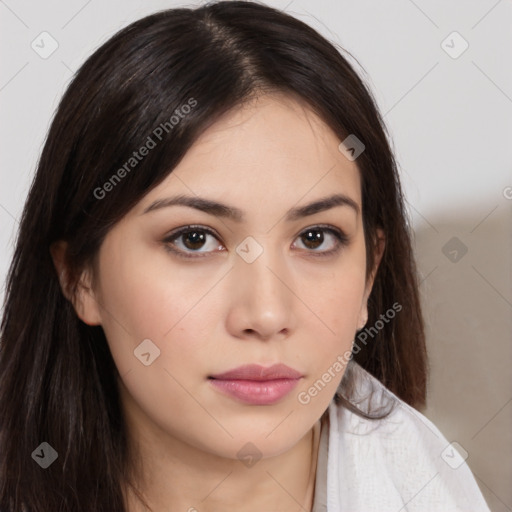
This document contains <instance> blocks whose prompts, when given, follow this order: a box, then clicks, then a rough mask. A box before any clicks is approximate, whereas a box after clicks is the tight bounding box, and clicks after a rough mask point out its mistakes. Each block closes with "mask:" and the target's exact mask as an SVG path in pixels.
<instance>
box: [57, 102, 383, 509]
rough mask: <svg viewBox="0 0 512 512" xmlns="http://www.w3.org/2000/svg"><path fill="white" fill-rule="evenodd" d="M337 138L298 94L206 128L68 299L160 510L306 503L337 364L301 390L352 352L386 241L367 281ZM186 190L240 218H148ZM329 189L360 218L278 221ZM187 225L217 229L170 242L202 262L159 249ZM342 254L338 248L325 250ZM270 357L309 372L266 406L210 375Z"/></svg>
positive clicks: (169, 214) (255, 105)
mask: <svg viewBox="0 0 512 512" xmlns="http://www.w3.org/2000/svg"><path fill="white" fill-rule="evenodd" d="M339 143H340V140H339V138H338V137H337V136H336V135H335V134H334V133H333V132H332V131H331V130H330V129H329V128H328V127H327V125H325V124H324V123H323V122H322V121H321V120H320V119H319V118H318V117H317V116H316V115H315V114H313V112H311V111H309V110H308V109H307V108H306V107H305V106H304V105H302V104H301V103H299V102H298V101H297V100H295V99H293V98H291V97H285V96H280V95H266V96H262V97H258V98H256V99H254V100H253V101H252V102H250V103H248V104H246V105H245V106H244V107H242V108H238V109H236V110H234V111H231V112H230V113H228V114H227V115H225V116H224V117H223V118H221V119H220V120H218V121H217V122H216V123H215V124H214V125H212V126H211V127H210V128H209V129H208V130H207V131H205V132H204V133H203V134H202V136H201V137H200V138H199V139H198V140H197V141H196V143H195V144H194V145H193V146H192V148H191V149H190V150H189V151H188V153H187V154H186V156H185V157H184V159H183V160H182V161H181V162H180V164H179V165H178V166H177V167H176V168H175V169H174V171H173V172H172V173H171V174H169V176H168V177H167V178H166V179H165V180H164V181H163V182H162V183H161V184H160V185H158V186H157V187H156V188H154V189H153V190H151V191H150V192H149V193H148V194H147V196H145V197H144V198H143V199H142V200H141V201H140V202H139V203H138V204H137V205H136V206H135V207H134V208H133V209H132V210H131V211H130V212H129V213H128V214H127V215H126V216H125V217H124V218H123V219H122V220H121V221H120V222H118V223H117V224H116V225H115V226H114V227H113V228H112V229H111V231H110V232H109V233H108V235H107V236H106V238H105V240H104V243H103V244H102V246H101V248H100V252H99V259H98V268H97V273H96V274H95V275H94V276H93V275H92V270H91V269H90V268H87V269H84V272H83V274H82V279H81V286H82V288H81V292H80V293H79V295H78V296H77V297H74V298H73V304H74V306H75V309H76V312H77V314H78V316H79V317H80V318H81V319H82V320H83V321H84V322H85V323H87V324H89V325H101V326H102V327H103V329H104V332H105V335H106V337H107V340H108V343H109V346H110V349H111V352H112V355H113V358H114V360H115V363H116V366H117V368H118V370H119V374H120V376H121V377H120V379H119V386H120V393H121V399H122V404H123V408H124V411H125V416H126V422H127V427H128V432H129V438H130V442H131V446H132V450H133V451H134V453H136V454H138V455H139V456H140V460H141V468H140V469H141V470H140V477H139V479H138V481H137V484H138V487H139V489H140V490H141V492H143V495H144V497H145V498H146V499H147V501H148V503H149V504H150V505H151V507H152V509H153V510H154V511H155V512H160V511H162V512H163V511H164V510H165V511H168V510H183V511H187V510H190V511H191V512H193V510H194V509H195V510H197V511H198V512H215V511H225V510H233V509H234V507H235V506H236V509H237V510H238V511H241V512H249V511H251V512H255V511H261V510H268V511H270V510H272V511H292V510H293V511H296V510H299V509H301V508H300V507H301V506H302V507H303V509H305V510H310V509H311V506H312V502H313V489H314V479H315V470H316V459H317V450H318V445H317V444H315V443H313V428H314V427H315V425H319V418H320V417H321V416H322V413H323V412H324V411H325V410H326V409H327V407H328V406H329V403H330V401H331V400H332V398H333V396H334V393H335V391H336V389H337V387H338V385H339V383H340V381H341V378H342V376H343V371H344V368H343V369H342V370H341V371H338V372H336V373H335V378H333V379H331V380H330V382H329V383H327V384H326V385H325V388H324V389H323V390H322V391H320V392H319V393H318V394H317V395H316V396H314V397H312V398H311V400H310V401H309V403H308V404H303V403H301V402H300V401H299V400H298V395H299V393H300V392H303V391H307V390H308V389H309V388H310V387H311V386H312V385H313V384H314V383H315V381H317V380H318V379H320V378H321V377H322V374H324V373H325V372H326V371H327V369H328V368H332V366H333V363H334V362H335V361H336V359H337V357H338V356H339V355H341V354H343V353H344V352H345V351H347V350H350V349H351V347H352V343H353V340H354V336H355V333H356V330H357V329H358V328H361V327H362V326H364V324H365V322H366V319H367V315H368V312H367V306H366V304H367V299H368V296H369V294H370V291H371V287H372V285H373V277H374V275H375V271H376V269H377V266H378V264H379V262H380V257H381V255H382V250H383V247H384V238H383V236H382V233H380V237H381V238H380V244H379V245H378V247H377V258H376V264H375V267H374V273H373V274H372V276H371V278H370V279H368V281H366V279H365V261H366V249H365V241H364V232H363V224H362V214H361V213H360V209H361V183H360V177H359V171H358V168H357V166H356V163H355V162H351V161H349V160H348V159H346V158H345V157H344V156H343V154H342V153H341V152H340V151H339V150H338V145H339ZM181 193H182V194H186V195H191V196H200V197H205V198H208V199H213V200H217V201H220V202H222V203H225V204H228V205H231V206H234V207H237V208H239V209H241V210H243V212H244V214H245V217H246V218H245V220H244V221H243V222H236V221H233V220H230V219H227V218H221V217H219V216H215V215H211V214H208V213H205V212H201V211H199V210H196V209H193V208H190V207H186V206H172V207H166V208H161V209H158V210H154V211H151V212H148V213H146V214H143V211H144V209H145V208H146V207H148V206H149V205H150V204H152V203H153V201H155V200H159V199H163V198H167V197H170V196H172V195H175V194H181ZM334 193H340V194H345V195H346V196H349V197H350V198H351V199H353V201H355V203H357V205H358V206H359V213H358V212H356V211H355V210H353V209H352V208H350V207H348V206H336V207H334V208H331V209H329V210H326V211H323V212H319V213H316V214H314V215H311V216H308V217H303V218H301V219H298V220H294V221H291V222H289V221H286V220H285V219H284V217H285V214H286V212H287V211H288V210H289V209H290V208H293V207H297V206H302V205H305V204H308V203H310V202H313V201H315V200H318V199H320V198H324V197H325V196H330V195H332V194H334ZM103 200H105V201H107V200H108V197H107V198H105V199H103ZM188 224H196V225H200V226H201V227H207V228H210V229H212V230H213V231H214V232H215V233H216V234H218V236H212V235H209V234H205V236H206V239H205V240H204V242H203V243H202V245H201V243H197V242H196V243H195V245H194V242H191V241H190V240H191V239H190V236H189V238H187V237H186V236H181V237H179V238H177V239H175V240H174V244H175V245H174V247H175V248H176V250H180V249H181V250H182V251H184V252H185V253H187V254H192V256H194V255H197V254H200V257H196V258H190V259H187V258H182V257H179V256H177V255H175V254H174V253H171V252H168V251H167V250H166V246H169V245H170V246H172V242H164V241H163V239H164V238H166V236H168V235H169V234H170V233H171V231H173V230H176V228H180V227H182V226H187V225H188ZM318 224H328V225H330V226H332V227H334V228H337V229H340V230H342V231H343V232H344V233H345V234H346V235H347V237H348V240H349V241H348V243H347V245H345V246H343V245H339V244H338V242H337V239H336V238H335V237H334V236H333V235H332V234H330V233H329V232H328V231H320V232H319V233H320V234H323V241H322V240H320V241H319V242H315V241H314V240H313V241H311V240H308V238H307V237H306V235H305V234H304V231H306V228H312V227H314V226H316V225H318ZM318 229H319V228H318ZM203 233H204V232H203ZM315 233H318V232H317V231H315ZM248 236H250V237H253V238H254V239H255V240H256V241H257V243H258V244H259V245H260V246H261V248H262V249H263V252H262V253H261V254H260V255H259V256H258V257H257V258H256V259H255V260H254V261H253V262H252V263H248V262H247V261H245V260H244V259H243V258H242V257H241V256H240V255H239V254H238V253H237V252H236V249H237V247H239V246H240V244H241V243H242V242H243V241H244V240H245V239H246V237H248ZM337 246H338V247H339V251H338V252H336V253H334V254H331V255H328V256H325V257H322V256H321V255H320V256H319V254H321V253H322V252H327V251H328V250H330V249H333V248H336V247H337ZM241 247H244V246H243V244H242V245H241ZM246 248H247V246H246ZM254 250H255V249H254V247H253V246H251V247H250V248H249V252H251V251H254ZM64 251H65V244H64V243H59V244H56V245H55V247H53V248H52V255H53V257H54V262H55V265H56V267H57V269H58V270H59V271H62V270H63V264H62V261H63V252H64ZM194 251H195V252H194ZM251 254H254V252H252V253H251ZM201 256H202V257H201ZM93 278H94V279H93ZM62 284H63V289H65V286H64V283H62ZM144 339H150V340H152V342H153V343H154V345H156V346H157V347H158V348H159V350H160V356H159V357H157V358H156V359H154V362H152V363H151V364H150V365H148V366H145V365H144V364H142V363H141V362H140V361H139V359H137V358H136V357H134V350H135V349H136V348H137V347H138V345H139V344H140V343H141V342H142V340H144ZM277 362H282V363H285V364H287V365H288V366H290V367H292V368H294V369H296V370H298V371H300V372H301V373H302V374H303V378H302V379H301V380H300V382H299V385H298V386H297V387H296V388H295V389H294V390H293V391H292V392H291V393H289V394H288V395H287V396H285V397H284V398H283V399H282V400H281V401H279V402H278V403H276V404H273V405H248V404H246V403H243V402H241V401H238V400H236V399H234V398H231V397H229V396H226V395H224V394H222V393H221V392H219V391H218V390H217V389H215V388H213V387H212V386H211V383H210V381H209V380H208V378H207V377H208V376H209V375H212V374H215V373H219V372H223V371H227V370H229V369H233V368H235V367H238V366H240V365H242V364H248V363H259V364H261V365H263V366H269V365H271V364H274V363H277ZM248 442H250V443H252V444H253V445H254V446H255V447H257V450H258V451H259V452H260V454H261V457H262V458H261V459H260V460H259V461H258V462H257V463H256V464H254V465H253V466H252V467H247V466H246V465H245V464H243V463H242V462H241V461H240V460H239V458H238V456H237V452H238V451H239V450H240V449H241V448H242V447H243V446H244V445H246V443H248ZM127 501H128V507H129V510H130V511H131V512H136V511H139V510H145V509H144V508H143V507H142V506H141V505H139V504H138V502H137V501H136V499H135V498H134V496H133V494H132V493H128V496H127ZM192 507H194V508H192ZM301 510H302V509H301Z"/></svg>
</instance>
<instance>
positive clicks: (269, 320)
mask: <svg viewBox="0 0 512 512" xmlns="http://www.w3.org/2000/svg"><path fill="white" fill-rule="evenodd" d="M230 274H231V276H230V292H231V293H230V302H229V311H228V315H227V329H228V331H229V332H230V333H231V334H232V335H233V336H235V337H237V338H247V339H248V338H256V339H261V340H270V339H272V338H280V339H282V338H286V337H288V336H289V335H290V334H291V333H292V332H293V331H294V330H295V325H296V316H295V307H296V301H297V300H298V299H297V298H296V297H295V296H294V293H293V283H292V282H291V281H292V280H293V277H292V273H291V272H290V269H289V268H287V266H286V262H285V261H284V257H283V256H282V255H281V256H279V255H277V254H275V253H272V252H271V251H270V250H269V249H268V248H267V249H264V250H263V252H262V253H261V254H260V256H259V257H258V258H256V260H254V261H252V263H249V262H248V261H246V260H244V258H242V257H240V256H238V255H237V257H236V258H235V263H234V268H233V270H232V271H231V272H230Z"/></svg>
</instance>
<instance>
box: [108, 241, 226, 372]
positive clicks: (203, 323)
mask: <svg viewBox="0 0 512 512" xmlns="http://www.w3.org/2000/svg"><path fill="white" fill-rule="evenodd" d="M165 256H166V255H162V257H161V258H155V257H154V256H153V258H152V260H151V264H145V265H141V264H140V262H141V261H145V262H148V261H150V260H149V258H148V257H147V256H144V255H143V254H137V253H136V252H135V251H133V252H131V253H129V254H128V255H127V256H125V257H123V258H122V259H121V258H111V259H110V260H107V259H105V260H104V261H103V262H102V266H100V280H101V276H108V279H103V280H102V281H101V282H102V287H101V294H100V302H101V304H102V306H103V308H102V309H103V314H102V326H103V330H104V331H105V335H106V337H107V340H108V343H109V346H110V350H111V352H112V356H113V358H114V360H115V362H116V365H117V367H118V369H119V373H120V374H121V375H123V374H125V373H126V372H128V371H129V370H130V369H132V368H133V367H137V368H138V367H139V365H140V364H141V362H140V361H139V360H138V359H137V354H136V353H134V351H135V352H137V351H138V347H139V346H140V344H141V343H143V340H151V343H148V342H144V343H145V345H144V346H146V345H147V347H148V348H149V349H150V350H149V352H150V353H151V352H152V351H153V352H154V353H155V354H158V357H157V358H155V364H157V365H158V366H163V367H168V368H176V367H177V366H178V368H181V367H182V366H183V365H181V366H180V365H177V364H176V361H181V362H183V361H186V360H188V358H189V357H190V358H194V357H195V358H196V359H197V358H198V357H199V354H200V351H199V350H198V348H199V347H197V344H198V343H200V340H203V339H207V336H211V332H209V331H210V327H209V326H210V324H211V323H212V322H214V319H215V318H218V317H219V315H220V312H219V311H218V310H217V309H218V308H219V301H218V300H217V301H215V300H213V298H214V295H215V294H214V293H209V291H210V290H211V289H212V287H213V285H214V284H215V282H216V281H218V280H219V278H220V277H221V274H218V272H217V271H215V270H212V269H209V270H208V269H205V268H203V269H199V266H198V270H197V271H196V272H195V273H194V274H192V273H191V272H179V271H177V269H176V266H174V267H172V266H171V265H169V263H168V261H167V262H166V260H165ZM217 274H218V275H217ZM192 276H193V279H192ZM217 299H218V297H217ZM216 308H217V309H216ZM152 344H153V345H154V347H153V345H152ZM141 350H142V349H141ZM143 353H147V350H145V351H144V352H143ZM146 358H147V356H146ZM150 359H151V358H150Z"/></svg>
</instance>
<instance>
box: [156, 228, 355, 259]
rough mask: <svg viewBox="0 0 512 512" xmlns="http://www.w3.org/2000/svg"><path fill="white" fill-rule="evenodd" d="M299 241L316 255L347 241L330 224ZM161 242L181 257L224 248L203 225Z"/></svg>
mask: <svg viewBox="0 0 512 512" xmlns="http://www.w3.org/2000/svg"><path fill="white" fill-rule="evenodd" d="M326 235H327V236H326ZM298 240H300V241H301V243H302V245H303V246H304V247H305V250H306V252H311V253H313V254H314V255H315V256H329V255H331V254H335V253H337V252H338V251H339V250H340V249H341V248H342V247H343V246H346V245H347V244H348V237H347V236H346V235H345V233H343V232H342V231H341V230H339V229H337V228H334V227H331V226H313V227H310V228H308V229H306V230H304V231H303V232H302V233H301V234H300V235H299V237H298ZM326 240H327V242H329V243H328V244H327V249H325V248H324V249H323V250H322V249H321V248H322V246H325V245H326V243H325V242H326ZM162 242H163V243H164V244H165V249H166V250H167V251H168V252H171V253H173V254H176V255H177V256H179V257H182V258H201V257H204V256H206V255H207V254H208V253H210V252H214V251H219V250H220V251H222V250H224V249H223V246H222V244H220V242H219V240H218V238H217V234H216V233H215V232H214V231H212V230H211V229H209V228H206V227H204V226H184V227H182V228H179V229H177V230H176V231H174V232H172V233H171V234H170V235H169V236H167V237H166V238H165V239H164V240H162ZM319 248H320V250H319ZM200 249H204V250H200Z"/></svg>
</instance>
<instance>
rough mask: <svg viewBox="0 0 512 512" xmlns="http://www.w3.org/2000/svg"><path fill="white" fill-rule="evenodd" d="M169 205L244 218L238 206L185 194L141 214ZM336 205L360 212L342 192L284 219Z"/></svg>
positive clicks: (294, 210)
mask: <svg viewBox="0 0 512 512" xmlns="http://www.w3.org/2000/svg"><path fill="white" fill-rule="evenodd" d="M170 206H188V207H190V208H195V209H196V210H200V211H202V212H205V213H208V214H210V215H215V216H217V217H224V218H227V219H231V220H233V221H236V222H243V221H244V219H245V214H244V212H243V211H242V210H240V209H239V208H235V207H234V206H228V205H226V204H223V203H219V202H217V201H213V200H211V199H206V198H203V197H197V196H196V197H192V196H186V195H177V196H173V197H168V198H165V199H158V200H157V201H154V202H153V203H151V204H150V205H149V206H148V207H147V208H145V209H144V211H143V212H142V213H141V215H145V214H146V213H149V212H152V211H155V210H159V209H161V208H168V207H170ZM336 206H348V207H349V208H352V209H353V210H354V211H355V212H356V214H359V212H360V208H359V205H358V204H357V203H356V202H355V201H354V200H353V199H352V198H350V197H348V196H346V195H344V194H334V195H331V196H328V197H323V198H321V199H318V200H317V201H313V202H312V203H309V204H306V205H304V206H298V207H295V208H291V209H290V210H288V212H287V213H286V218H285V220H286V221H288V222H292V221H295V220H298V219H301V218H303V217H308V216H310V215H314V214H315V213H320V212H323V211H326V210H330V209H331V208H335V207H336Z"/></svg>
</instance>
